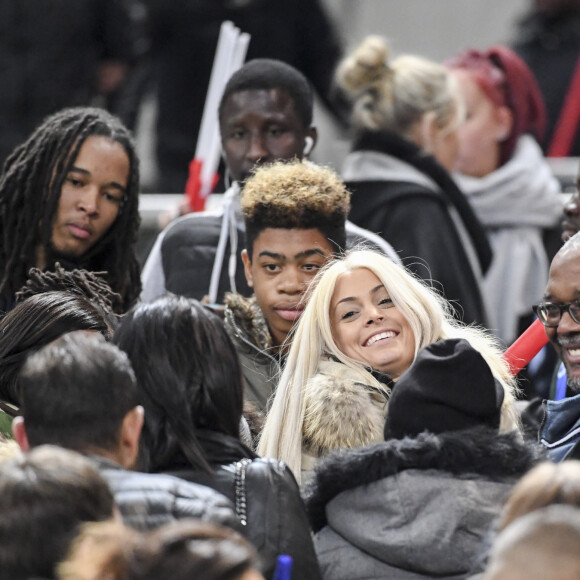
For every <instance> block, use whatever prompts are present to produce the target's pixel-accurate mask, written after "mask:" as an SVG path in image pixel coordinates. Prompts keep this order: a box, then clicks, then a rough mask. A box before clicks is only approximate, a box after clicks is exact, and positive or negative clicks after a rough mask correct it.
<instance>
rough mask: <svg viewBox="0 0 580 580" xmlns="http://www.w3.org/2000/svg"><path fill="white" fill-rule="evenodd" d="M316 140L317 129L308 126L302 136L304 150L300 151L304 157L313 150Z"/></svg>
mask: <svg viewBox="0 0 580 580" xmlns="http://www.w3.org/2000/svg"><path fill="white" fill-rule="evenodd" d="M317 141H318V131H317V130H316V127H310V129H308V131H307V132H306V137H305V138H304V150H303V152H302V155H303V156H304V157H308V156H309V155H310V154H311V153H312V151H314V148H315V147H316V143H317Z"/></svg>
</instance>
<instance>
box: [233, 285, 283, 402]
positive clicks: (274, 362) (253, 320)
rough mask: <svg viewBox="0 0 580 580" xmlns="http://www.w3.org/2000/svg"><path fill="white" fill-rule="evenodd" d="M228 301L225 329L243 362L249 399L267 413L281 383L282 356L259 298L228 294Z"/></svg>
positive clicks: (245, 389) (245, 391) (245, 388)
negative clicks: (278, 384)
mask: <svg viewBox="0 0 580 580" xmlns="http://www.w3.org/2000/svg"><path fill="white" fill-rule="evenodd" d="M225 300H226V308H225V312H224V316H225V326H226V330H227V332H228V334H229V335H230V337H231V339H232V340H233V341H234V345H235V347H236V350H237V352H238V356H239V359H240V365H241V369H242V374H243V377H244V395H245V398H246V400H247V401H249V402H250V403H251V404H252V405H253V406H254V407H255V408H256V409H257V410H258V411H259V412H264V411H265V410H266V408H267V405H268V400H269V399H270V397H271V396H272V394H273V393H274V391H275V389H276V385H277V383H278V378H279V375H280V357H281V354H280V353H279V352H278V349H277V348H275V347H274V346H273V345H272V335H271V334H270V330H269V328H268V324H267V323H266V319H265V318H264V315H263V313H262V310H261V309H260V307H259V306H258V303H257V302H256V298H255V297H252V298H244V297H243V296H240V295H239V294H230V293H228V294H226V297H225Z"/></svg>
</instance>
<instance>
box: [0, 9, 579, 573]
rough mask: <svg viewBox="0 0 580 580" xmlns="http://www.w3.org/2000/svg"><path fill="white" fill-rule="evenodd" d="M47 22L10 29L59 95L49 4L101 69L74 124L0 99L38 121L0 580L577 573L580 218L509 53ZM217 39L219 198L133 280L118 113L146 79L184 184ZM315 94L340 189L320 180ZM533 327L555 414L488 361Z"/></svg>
mask: <svg viewBox="0 0 580 580" xmlns="http://www.w3.org/2000/svg"><path fill="white" fill-rule="evenodd" d="M49 4H50V6H48V5H47V15H48V16H47V23H46V24H47V25H46V28H44V29H42V34H40V33H38V34H36V33H34V29H33V27H32V25H31V23H29V22H28V21H27V20H26V18H25V17H26V16H27V15H28V12H27V11H26V9H27V2H26V1H25V2H20V3H16V2H7V3H6V5H5V6H3V7H2V8H0V15H1V13H2V12H5V16H6V19H5V20H2V18H0V30H2V29H4V28H6V30H8V28H9V29H10V30H9V32H10V33H11V36H10V37H9V36H8V35H6V36H5V37H3V40H2V41H0V44H1V42H4V41H5V42H6V43H7V45H10V46H16V45H18V44H19V43H25V44H26V46H27V48H30V50H31V51H32V52H31V54H34V55H35V56H36V57H38V58H39V59H40V60H39V61H38V62H35V64H34V66H41V67H42V66H45V67H46V70H45V71H44V72H46V73H47V74H48V76H49V77H50V81H51V84H50V86H47V87H44V88H45V89H46V90H47V91H48V92H50V91H51V90H52V89H55V88H59V89H61V91H58V92H60V93H64V92H65V91H64V90H62V89H64V86H65V85H64V83H65V81H64V80H59V77H58V76H57V75H56V74H52V73H51V70H52V67H53V66H55V65H54V64H53V63H51V64H46V63H49V61H50V59H52V58H53V57H54V50H56V47H57V43H56V42H52V43H51V42H50V41H48V40H47V39H48V38H49V34H50V30H51V26H52V23H53V21H54V22H60V23H62V22H63V20H62V18H63V16H62V14H61V13H60V12H59V10H65V12H66V14H67V18H69V22H70V26H69V27H68V28H67V27H65V28H67V32H70V33H71V35H70V37H69V35H64V34H63V35H62V45H63V46H66V45H67V43H68V42H73V41H74V38H73V37H75V35H80V36H81V37H82V38H83V40H84V41H86V42H85V43H83V45H82V46H86V47H87V50H89V48H88V47H89V45H90V43H91V42H92V41H93V40H94V38H96V39H97V40H98V50H97V49H96V48H94V47H93V48H90V51H89V52H90V54H91V58H90V62H91V63H92V64H91V67H88V65H87V63H88V62H89V60H87V59H88V57H87V56H85V55H84V54H83V52H82V51H81V50H80V45H79V50H78V51H77V53H76V55H77V56H78V59H77V60H76V61H75V59H72V58H71V59H70V60H69V61H66V62H67V66H68V65H70V70H73V69H74V68H75V67H77V65H79V63H81V62H84V63H85V65H86V68H83V67H82V66H81V69H82V70H83V77H82V78H81V77H77V80H78V81H79V83H80V85H82V86H81V88H79V92H78V94H77V93H76V92H71V94H70V95H69V96H70V99H68V100H67V101H66V102H61V101H59V100H57V99H56V97H55V99H52V97H51V98H49V97H48V96H46V97H43V98H41V92H40V90H39V91H38V92H35V91H36V89H35V88H34V87H28V88H27V87H23V86H21V85H19V83H18V82H16V81H15V82H14V84H13V85H11V86H10V87H9V88H10V89H11V90H12V89H16V88H18V89H22V90H24V93H17V92H14V94H12V93H10V91H7V92H6V95H5V96H6V98H7V99H8V98H9V97H10V98H12V99H13V101H12V105H19V106H21V107H22V109H23V110H29V112H30V115H29V116H26V123H27V125H25V126H24V127H25V132H24V134H22V135H19V136H18V140H17V142H15V143H12V144H11V145H10V147H9V151H7V152H6V153H2V151H1V149H0V155H2V154H3V155H5V161H4V164H3V168H2V170H1V173H0V227H1V229H2V237H1V241H0V580H105V579H107V580H126V579H129V578H130V579H132V580H153V579H159V578H172V579H176V580H180V579H182V578H183V579H184V580H185V579H186V578H198V579H199V580H264V579H266V580H289V579H291V578H293V579H294V580H298V579H304V580H322V579H324V580H341V579H343V578H344V580H357V579H360V580H367V579H385V580H387V579H389V578H393V579H394V578H396V579H399V580H406V579H408V580H418V579H427V578H433V579H435V578H437V579H449V580H451V579H456V580H457V579H466V580H467V579H475V578H479V579H483V580H514V579H515V580H519V579H520V578H521V579H523V578H526V579H528V580H529V579H532V580H535V579H536V578H537V579H538V580H539V579H542V580H545V579H548V580H550V579H552V578H554V579H559V580H572V579H576V578H578V577H579V574H580V556H579V555H578V552H577V545H578V540H579V539H580V463H578V461H577V460H578V459H580V233H578V230H579V229H580V218H579V216H580V211H579V209H578V208H579V207H580V202H579V200H578V194H575V195H574V196H573V198H572V199H571V200H570V201H569V202H568V203H567V204H564V201H563V199H562V196H561V195H560V189H559V183H558V181H557V180H556V179H555V178H554V176H553V175H552V174H551V172H550V169H549V166H548V164H547V163H546V160H545V158H544V155H543V153H542V149H541V145H543V142H542V139H543V137H544V133H545V131H544V130H545V126H546V119H548V123H549V121H550V114H548V116H546V110H545V106H544V101H543V98H542V91H541V89H542V86H541V83H540V87H538V84H537V83H536V81H535V79H534V76H533V74H532V72H531V71H530V69H529V68H528V66H527V65H526V64H525V62H524V60H522V58H520V57H519V56H518V55H517V54H516V52H514V51H512V50H511V49H510V48H508V47H505V46H500V45H498V46H494V47H491V48H490V49H488V50H486V51H478V50H474V49H470V50H468V51H466V52H464V53H461V54H459V55H457V56H455V57H453V58H451V59H449V60H447V61H445V62H444V63H439V62H434V61H431V60H429V59H428V58H423V57H419V56H412V55H400V56H396V57H393V55H392V53H391V48H390V46H389V44H388V42H387V41H386V40H384V39H383V38H380V37H377V36H369V37H367V38H365V39H362V41H361V43H360V44H359V45H358V46H357V47H356V48H355V49H354V50H353V51H352V53H351V54H349V55H346V56H343V55H342V54H341V49H340V44H339V42H338V40H337V38H336V37H335V36H334V35H333V34H334V33H333V32H332V29H331V27H330V24H329V21H328V20H327V19H326V17H325V16H324V11H323V10H322V8H321V6H319V5H318V2H302V1H300V2H298V1H294V0H292V1H290V0H289V1H288V2H280V4H279V6H277V9H276V10H273V8H272V5H271V4H270V3H268V2H265V1H263V0H250V1H247V2H236V1H232V0H229V1H224V2H211V3H209V2H197V3H194V2H191V3H189V2H185V1H180V2H174V3H167V2H156V1H154V0H142V1H137V0H123V1H121V0H119V1H118V2H116V1H114V0H108V1H107V2H95V3H91V2H89V1H88V0H86V1H85V2H80V3H78V5H75V7H74V10H73V9H72V5H71V6H69V7H68V8H67V3H66V2H50V3H49ZM570 4H571V3H570ZM69 8H70V10H69ZM568 8H570V6H568ZM147 15H149V17H151V20H149V27H147V26H144V23H145V22H147V21H146V16H147ZM224 16H227V17H231V18H234V17H239V19H241V22H243V26H244V27H247V28H248V29H251V30H252V32H253V34H254V35H255V37H256V43H255V49H254V50H255V51H256V52H255V53H251V54H250V60H249V62H248V63H247V64H245V65H244V66H242V67H241V69H240V70H238V71H237V72H235V73H234V74H233V75H232V77H231V78H230V79H228V82H227V85H226V87H225V91H224V93H223V95H222V97H221V101H220V106H219V113H218V118H216V119H215V123H216V127H218V128H219V132H220V138H221V145H222V149H223V163H224V166H225V169H226V173H228V174H229V175H230V176H231V179H232V180H233V181H232V183H231V184H229V187H228V189H227V191H226V193H225V195H224V196H223V204H222V206H221V207H220V208H219V209H218V210H216V211H206V212H199V213H193V214H189V215H184V216H182V217H179V218H177V219H176V220H174V221H173V222H172V223H170V224H169V225H168V226H167V227H166V228H165V229H164V230H163V231H162V232H161V233H160V234H159V236H158V239H157V241H156V243H155V245H154V247H153V249H152V251H151V253H150V255H149V257H148V260H147V262H146V264H145V265H144V268H143V270H142V271H141V268H140V265H139V262H138V260H137V257H136V252H135V247H136V242H137V235H138V232H139V226H140V219H139V209H138V202H139V192H140V184H139V159H138V156H137V153H136V148H135V144H134V141H133V138H132V135H131V132H130V130H129V129H128V128H127V125H128V124H129V125H131V122H132V121H131V119H132V117H131V114H129V113H130V111H131V110H134V107H133V105H134V102H133V101H132V98H133V96H132V95H134V94H135V93H134V91H135V90H137V92H138V91H139V90H140V89H143V88H144V86H145V84H147V83H148V82H150V80H151V79H152V78H156V80H157V82H158V83H159V85H158V88H159V99H160V100H159V103H160V116H159V119H158V123H159V131H160V134H161V137H162V138H161V139H160V141H159V143H158V144H159V150H158V151H159V154H160V160H161V159H165V161H167V162H170V163H168V165H167V171H165V169H164V170H163V172H162V175H164V177H166V178H167V183H168V184H169V183H174V184H175V185H167V187H168V188H172V187H176V188H179V190H182V189H183V188H182V186H181V185H180V183H181V179H182V176H181V175H180V174H181V172H185V171H186V170H187V162H188V160H189V157H190V156H191V155H192V152H191V151H190V150H189V149H188V147H184V146H182V143H183V139H182V137H181V136H180V135H187V136H188V138H189V137H191V134H192V133H195V126H196V125H195V124H196V123H197V122H198V121H199V114H200V106H199V103H197V104H195V105H194V104H192V106H191V107H190V108H189V109H188V110H187V111H186V110H184V109H183V108H181V107H179V106H176V100H179V99H178V94H179V92H180V91H183V90H184V89H183V87H184V85H180V83H179V80H180V79H181V78H182V77H184V76H187V77H188V79H189V80H190V81H192V82H193V81H195V82H193V85H191V86H192V87H194V88H195V89H196V90H195V91H194V90H191V91H190V92H191V95H194V94H195V95H198V96H199V95H201V92H202V91H201V87H203V86H205V84H206V83H207V78H206V76H207V75H206V73H207V74H209V66H210V58H209V54H210V53H211V52H212V50H211V47H212V46H213V44H214V43H215V40H216V23H219V22H220V20H221V19H223V18H224ZM49 17H50V18H49ZM93 17H94V19H95V20H94V22H93V20H92V18H93ZM202 17H203V18H202ZM123 18H126V20H123ZM15 22H16V23H17V22H21V23H22V27H21V29H19V30H16V28H15V27H14V26H13V25H14V23H15ZM34 23H35V25H38V21H35V22H34ZM107 23H108V24H107ZM81 24H82V26H81ZM238 24H239V23H238ZM323 25H324V26H323ZM139 26H141V27H142V28H141V29H139ZM83 27H86V28H83ZM252 27H254V28H252ZM325 27H326V28H325ZM41 28H42V27H41ZM129 29H131V30H139V33H134V32H131V33H129V32H128V31H129ZM39 30H40V29H39ZM273 30H285V31H286V33H285V34H280V35H276V34H273ZM89 31H90V33H89ZM119 31H120V32H119ZM37 32H38V31H37ZM73 32H74V34H72V33H73ZM119 34H120V37H121V38H125V40H126V42H120V43H119V42H118V40H119ZM147 34H149V35H150V37H151V44H150V45H148V46H149V48H148V51H149V52H147V54H148V55H149V59H150V60H149V65H148V66H149V68H147V69H146V72H145V73H144V72H143V70H145V69H141V68H140V67H141V66H142V65H143V62H147V61H143V60H142V59H143V58H144V57H143V54H144V53H145V52H146V49H145V48H144V45H143V44H142V43H143V42H145V41H144V37H145V36H147ZM93 35H94V36H93ZM26 39H27V40H26ZM33 40H34V41H35V42H34V43H33V42H32V41H33ZM43 41H46V43H47V46H49V47H50V48H51V49H53V52H50V51H48V49H47V50H46V51H45V53H44V54H43V53H42V51H43V49H42V46H43V45H42V42H43ZM145 44H146V45H147V42H145ZM29 45H30V46H29ZM33 45H34V46H33ZM196 47H197V48H196ZM176 51H177V52H178V53H179V55H180V56H182V57H183V58H180V59H177V58H175V55H176ZM0 52H2V51H0ZM7 54H8V53H6V54H4V56H6V55H7ZM41 56H42V57H46V59H47V60H46V61H45V65H42V62H43V61H42V58H40V57H41ZM256 56H257V57H260V58H253V57H256ZM0 58H3V57H0ZM7 58H8V59H10V57H9V56H7ZM140 58H141V60H140ZM282 61H285V62H282ZM30 62H31V63H32V62H33V61H30ZM51 62H52V61H51ZM192 62H199V63H200V72H199V75H198V76H196V75H195V74H193V75H186V74H185V73H184V72H183V69H187V68H188V67H190V66H191V63H192ZM10 64H14V65H16V64H17V63H16V61H14V62H13V63H12V62H11V63H10ZM67 66H65V67H63V75H64V74H65V72H66V73H67V74H68V72H70V70H69V71H68V72H67V71H66V70H64V69H66V68H67ZM204 67H205V68H204ZM17 68H18V67H17ZM55 70H56V69H55ZM18 71H19V72H21V71H22V69H21V68H18ZM14 78H15V77H14ZM39 78H40V75H39ZM63 79H64V77H63ZM36 80H39V79H36ZM97 80H98V81H99V82H101V83H102V84H99V83H97V82H96V81H97ZM81 81H82V82H81ZM194 85H195V86H194ZM312 85H314V87H315V88H316V90H317V91H319V93H320V94H321V95H322V96H323V98H324V100H325V102H326V103H327V105H328V106H329V107H331V108H332V107H335V109H334V110H335V113H336V114H337V115H338V116H340V117H341V119H342V120H343V121H344V120H345V119H347V118H348V119H349V122H350V126H351V130H352V150H351V152H350V153H349V155H348V156H347V158H346V160H345V164H344V166H343V167H342V168H341V170H340V171H335V170H333V169H330V168H328V167H323V166H320V165H317V164H315V163H313V162H312V161H310V160H309V156H310V154H311V153H312V151H313V149H314V148H315V147H316V144H317V142H319V141H320V140H321V139H324V135H321V134H319V132H318V130H317V128H316V127H315V126H314V125H313V103H314V92H313V88H312ZM49 89H50V90H49ZM334 92H335V95H334V96H335V97H336V95H340V98H338V97H337V98H338V100H336V99H335V98H333V96H332V95H333V93H334ZM56 93H57V91H54V94H55V95H56ZM17 94H21V96H20V97H18V98H17V97H16V96H15V95H17ZM47 94H48V93H47ZM22 95H25V97H22ZM98 95H100V97H107V98H106V99H105V100H99V99H96V100H95V96H98ZM33 97H34V99H36V98H38V99H39V100H38V103H42V105H43V107H45V108H42V110H41V108H40V107H39V108H38V110H36V109H35V107H32V106H29V105H28V104H27V103H28V102H29V101H30V102H32V100H30V99H33ZM24 98H26V99H29V101H26V102H25V101H24V100H23V99H24ZM201 100H203V98H202V99H201ZM338 101H340V106H338V105H337V103H338ZM6 102H7V103H8V101H6ZM179 102H180V103H181V104H183V102H184V101H182V100H179ZM0 104H1V103H0ZM77 105H78V106H77ZM104 106H108V107H109V109H110V110H111V111H113V112H111V111H106V110H105V108H104ZM115 107H120V108H117V109H115ZM123 107H125V108H123ZM0 108H2V107H0ZM7 110H8V105H6V108H4V109H3V113H5V112H6V111H7ZM123 112H124V113H128V114H127V115H124V114H123ZM33 113H34V114H33ZM37 113H38V114H40V118H35V117H34V115H36V114H37ZM114 113H116V114H114ZM120 116H123V119H121V118H120ZM14 119H15V120H16V119H17V117H14ZM2 123H3V121H1V120H0V144H3V143H4V141H3V140H2V139H3V138H4V137H6V143H8V137H11V135H10V134H9V132H8V131H4V130H3V127H4V125H2ZM178 134H179V135H178ZM192 143H193V140H192ZM177 150H179V155H177V154H176V151H177ZM170 165H173V168H175V169H177V170H176V171H175V172H174V171H173V169H171V168H170ZM162 167H163V163H162ZM579 185H580V183H579ZM350 220H352V221H350ZM353 222H354V223H353ZM556 231H557V232H558V236H559V237H560V235H561V240H562V241H561V242H560V241H559V242H558V245H557V246H558V247H557V248H556V249H555V250H554V248H553V246H552V245H551V244H550V243H548V240H549V239H552V238H553V235H554V232H556ZM534 319H535V322H533V328H540V332H536V333H531V334H529V335H527V338H525V341H526V343H525V345H526V348H525V349H523V350H522V349H521V348H520V350H518V352H520V353H521V352H523V351H524V350H525V351H526V352H527V353H528V354H526V355H522V354H520V355H518V356H525V357H526V358H525V360H522V361H520V362H522V365H520V366H523V365H524V364H525V363H528V362H530V360H531V358H532V357H533V356H534V355H535V354H537V353H538V352H540V351H541V352H540V354H539V356H540V357H542V356H543V357H544V361H547V362H545V364H544V367H546V366H547V367H549V368H548V373H549V374H551V373H553V377H552V376H550V377H549V379H548V380H549V381H551V382H552V383H553V384H552V385H551V388H550V389H549V394H546V393H543V396H538V394H539V393H538V391H537V390H536V389H535V387H534V385H535V383H534V371H533V369H531V370H530V371H529V372H528V375H527V383H526V388H525V389H523V388H522V381H520V379H519V377H518V376H517V372H516V371H514V366H513V364H512V363H511V362H510V360H511V359H508V358H507V357H506V356H505V352H504V351H505V349H506V347H509V346H510V345H512V344H513V343H514V341H516V339H517V338H518V336H519V335H520V333H521V332H522V330H523V329H525V328H526V326H527V325H528V324H530V323H532V321H533V320H534ZM530 337H533V338H530ZM546 343H547V346H545V347H544V345H545V344H546ZM519 345H520V347H521V342H520V343H519ZM516 346H517V345H516ZM542 347H544V348H543V349H542ZM547 349H550V350H549V351H548V350H547ZM548 352H551V353H552V356H553V358H550V355H549V354H548ZM556 361H557V362H556ZM537 367H538V365H536V368H537Z"/></svg>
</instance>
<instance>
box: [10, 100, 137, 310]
mask: <svg viewBox="0 0 580 580" xmlns="http://www.w3.org/2000/svg"><path fill="white" fill-rule="evenodd" d="M138 194H139V167H138V160H137V156H136V153H135V147H134V143H133V140H132V138H131V136H130V133H129V131H128V130H127V129H126V128H125V127H124V126H123V124H122V123H121V122H120V121H119V120H118V119H117V118H116V117H113V116H112V115H110V114H109V113H107V112H106V111H104V110H102V109H96V108H84V107H78V108H71V109H64V110H62V111H60V112H58V113H56V114H54V115H52V116H51V117H48V118H47V119H46V120H45V121H44V122H43V123H42V125H40V126H39V127H38V128H37V129H36V131H35V132H34V133H33V134H32V135H31V137H30V138H29V139H28V140H27V141H26V142H25V143H23V144H22V145H20V146H19V147H17V148H16V149H15V150H14V151H13V152H12V154H11V155H10V156H9V157H8V159H7V160H6V163H5V164H4V168H3V172H2V174H1V175H0V230H1V232H2V234H1V235H2V242H1V243H0V314H3V313H5V312H7V311H9V310H10V309H11V308H13V306H14V303H15V298H14V295H15V293H16V291H17V290H19V289H20V287H21V286H23V285H24V283H25V282H26V279H27V276H28V271H29V270H30V268H32V267H36V268H39V269H40V270H54V267H55V263H56V262H60V264H61V265H62V266H63V267H64V268H65V269H67V270H70V269H74V268H77V269H85V270H89V271H99V272H106V280H107V282H108V283H109V285H110V286H111V288H112V289H113V291H115V292H117V293H118V294H120V296H121V302H120V303H119V304H118V305H117V308H116V309H117V310H118V311H119V312H122V311H125V310H127V309H128V308H129V307H130V306H131V304H132V303H133V302H134V301H135V300H136V299H137V297H138V296H139V293H140V290H141V283H140V278H139V275H140V273H139V264H138V262H137V257H136V255H135V244H136V240H137V232H138V229H139V213H138V197H139V196H138Z"/></svg>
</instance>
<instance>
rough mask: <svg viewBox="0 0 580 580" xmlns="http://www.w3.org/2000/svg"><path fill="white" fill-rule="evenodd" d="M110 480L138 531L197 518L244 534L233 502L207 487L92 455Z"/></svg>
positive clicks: (123, 510) (127, 518)
mask: <svg viewBox="0 0 580 580" xmlns="http://www.w3.org/2000/svg"><path fill="white" fill-rule="evenodd" d="M91 459H92V460H93V461H94V462H95V463H96V464H97V467H98V468H99V471H100V473H101V475H102V476H103V477H104V478H105V479H106V480H107V483H108V484H109V487H110V488H111V491H112V492H113V495H114V496H115V503H116V505H117V507H118V508H119V511H120V512H121V516H122V517H123V521H124V523H125V524H127V525H128V526H131V527H132V528H136V529H138V530H151V529H154V528H157V527H159V526H162V525H164V524H167V523H170V522H173V521H176V520H180V519H184V518H197V519H200V520H203V521H206V522H211V523H214V524H219V525H222V526H227V527H230V528H234V529H235V530H237V531H241V529H242V526H241V524H240V520H239V519H238V518H237V516H236V515H235V514H234V510H233V505H232V503H231V502H230V501H229V500H228V499H227V498H225V497H224V496H223V495H222V494H220V493H217V492H216V491H215V490H214V489H211V488H210V487H206V486H204V485H197V484H194V483H190V482H186V481H183V480H181V479H178V478H177V477H170V476H169V475H159V474H154V473H139V472H136V471H129V470H126V469H123V468H122V467H121V466H120V465H118V464H116V463H113V462H112V461H109V460H108V459H105V458H104V457H100V456H95V455H93V456H91Z"/></svg>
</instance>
